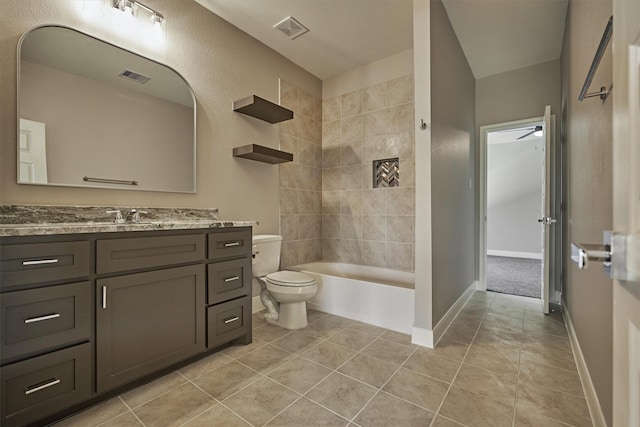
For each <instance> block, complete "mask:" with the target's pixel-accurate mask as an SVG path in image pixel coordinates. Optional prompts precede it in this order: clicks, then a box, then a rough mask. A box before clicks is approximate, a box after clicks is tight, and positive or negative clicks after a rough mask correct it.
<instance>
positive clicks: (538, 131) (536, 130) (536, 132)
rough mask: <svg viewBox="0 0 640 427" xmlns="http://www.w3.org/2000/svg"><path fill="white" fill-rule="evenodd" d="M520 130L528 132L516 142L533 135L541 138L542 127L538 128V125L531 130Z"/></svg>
mask: <svg viewBox="0 0 640 427" xmlns="http://www.w3.org/2000/svg"><path fill="white" fill-rule="evenodd" d="M522 130H529V131H530V132H527V133H525V134H524V135H522V136H520V137H518V138H516V140H518V139H524V138H526V137H528V136H529V135H531V134H533V135H534V136H542V126H540V125H537V126H536V127H532V128H525V129H522Z"/></svg>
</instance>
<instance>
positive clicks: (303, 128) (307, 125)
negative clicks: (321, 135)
mask: <svg viewBox="0 0 640 427" xmlns="http://www.w3.org/2000/svg"><path fill="white" fill-rule="evenodd" d="M298 124H299V129H298V135H299V136H300V139H304V140H305V141H309V142H314V141H315V139H316V121H315V120H313V119H312V118H309V117H305V116H300V117H298Z"/></svg>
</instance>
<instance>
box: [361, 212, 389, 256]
mask: <svg viewBox="0 0 640 427" xmlns="http://www.w3.org/2000/svg"><path fill="white" fill-rule="evenodd" d="M386 230H387V221H386V217H385V216H384V215H363V217H362V238H363V239H364V240H379V241H381V244H380V246H381V247H382V252H383V253H384V241H385V240H386V239H387V232H386Z"/></svg>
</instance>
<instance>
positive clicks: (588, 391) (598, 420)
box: [562, 303, 607, 427]
mask: <svg viewBox="0 0 640 427" xmlns="http://www.w3.org/2000/svg"><path fill="white" fill-rule="evenodd" d="M563 307H564V310H563V312H562V317H564V323H565V325H567V331H568V332H569V341H570V342H571V348H572V349H573V354H574V357H575V360H576V366H577V368H578V374H579V375H580V381H582V389H583V391H584V396H585V398H586V400H587V406H588V407H589V414H590V415H591V422H592V423H593V426H594V427H607V422H606V421H605V418H604V414H603V412H602V408H601V407H600V402H599V401H598V395H597V394H596V389H595V387H594V386H593V382H592V381H591V375H589V369H588V368H587V362H586V361H585V360H584V355H583V354H582V350H581V349H580V343H579V342H578V336H577V335H576V331H575V329H574V328H573V323H572V322H571V316H570V315H569V312H568V311H567V305H566V304H564V303H563Z"/></svg>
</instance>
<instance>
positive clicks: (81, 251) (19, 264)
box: [0, 241, 89, 288]
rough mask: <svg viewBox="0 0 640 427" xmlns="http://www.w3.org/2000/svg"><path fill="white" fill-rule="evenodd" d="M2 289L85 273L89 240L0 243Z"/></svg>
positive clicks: (80, 275) (86, 274) (83, 274)
mask: <svg viewBox="0 0 640 427" xmlns="http://www.w3.org/2000/svg"><path fill="white" fill-rule="evenodd" d="M0 274H2V281H1V282H0V283H1V286H2V288H9V287H12V286H18V285H27V284H30V283H38V282H50V281H54V280H64V279H74V278H80V277H86V276H88V275H89V242H88V241H87V242H60V243H32V244H25V245H6V246H5V245H3V246H0Z"/></svg>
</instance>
